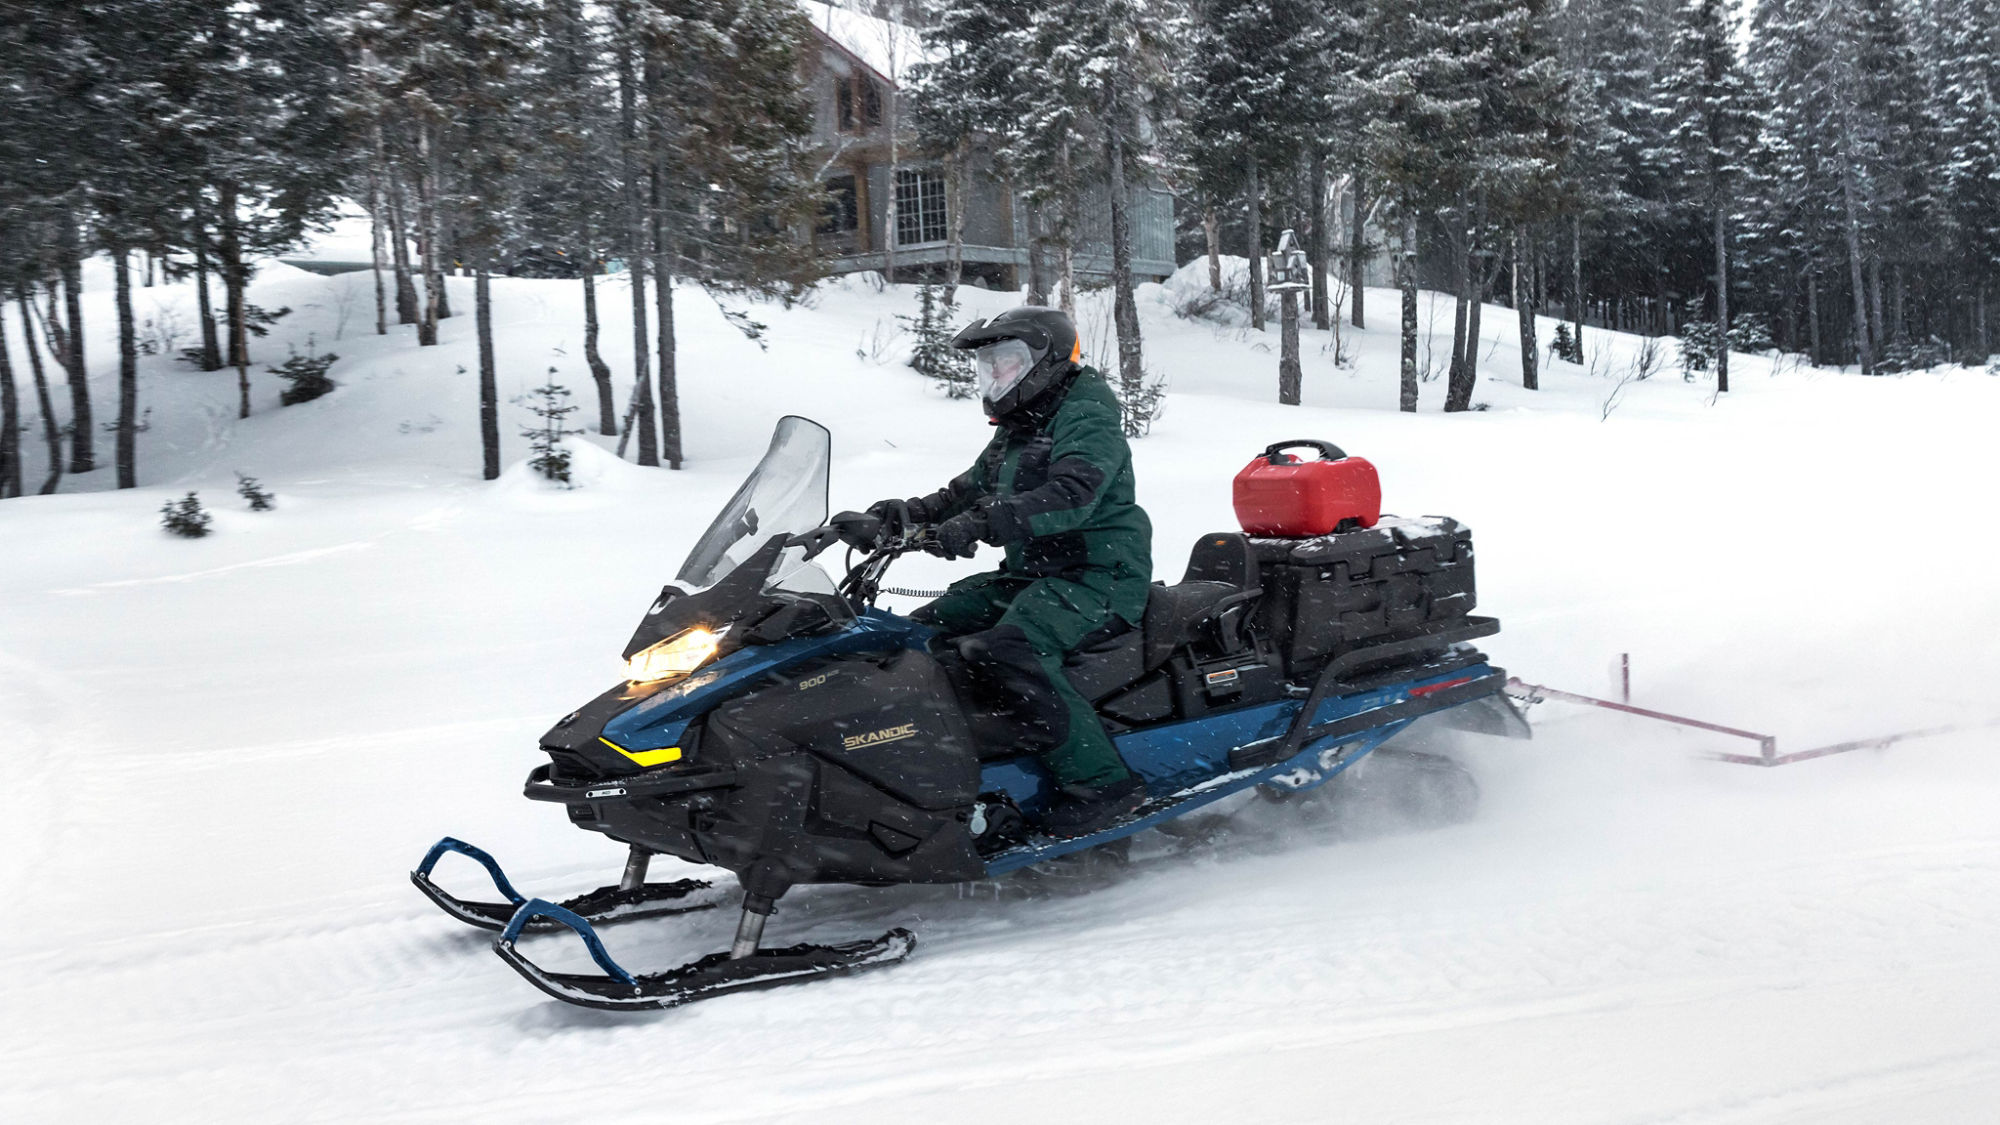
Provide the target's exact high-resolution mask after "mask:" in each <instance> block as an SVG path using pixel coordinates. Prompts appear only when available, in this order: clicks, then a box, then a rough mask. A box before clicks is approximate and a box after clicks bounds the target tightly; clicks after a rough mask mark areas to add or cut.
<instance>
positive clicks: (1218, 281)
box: [1201, 196, 1222, 293]
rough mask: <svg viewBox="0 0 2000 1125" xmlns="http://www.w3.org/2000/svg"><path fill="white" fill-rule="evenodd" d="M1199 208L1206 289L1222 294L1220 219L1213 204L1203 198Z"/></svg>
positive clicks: (1206, 198) (1211, 201)
mask: <svg viewBox="0 0 2000 1125" xmlns="http://www.w3.org/2000/svg"><path fill="white" fill-rule="evenodd" d="M1202 198H1203V202H1202V206H1201V234H1202V237H1203V238H1204V239H1205V240H1207V242H1208V288H1209V290H1210V291H1211V292H1215V293H1220V292H1222V239H1221V237H1220V235H1221V231H1220V229H1219V228H1220V227H1221V225H1222V223H1221V219H1220V218H1219V217H1218V216H1217V215H1216V213H1215V202H1214V201H1213V200H1210V199H1208V197H1206V196H1203V197H1202Z"/></svg>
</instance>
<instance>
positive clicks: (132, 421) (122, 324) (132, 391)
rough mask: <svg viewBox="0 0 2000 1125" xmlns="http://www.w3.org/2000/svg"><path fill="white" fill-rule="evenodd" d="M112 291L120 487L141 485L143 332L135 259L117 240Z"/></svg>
mask: <svg viewBox="0 0 2000 1125" xmlns="http://www.w3.org/2000/svg"><path fill="white" fill-rule="evenodd" d="M109 249H110V251H111V276H112V292H113V294H114V296H115V298H116V300H117V302H118V453H117V460H118V487H120V488H137V487H139V460H138V440H139V334H138V331H137V329H136V327H135V325H134V323H133V320H132V261H131V257H132V256H131V253H130V251H128V250H126V248H125V244H124V243H123V242H121V241H117V240H113V241H112V242H111V245H110V247H109Z"/></svg>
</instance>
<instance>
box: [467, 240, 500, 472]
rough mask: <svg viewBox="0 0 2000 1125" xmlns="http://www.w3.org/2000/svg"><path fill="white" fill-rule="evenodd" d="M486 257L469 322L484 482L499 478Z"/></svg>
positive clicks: (495, 378) (497, 405) (481, 261)
mask: <svg viewBox="0 0 2000 1125" xmlns="http://www.w3.org/2000/svg"><path fill="white" fill-rule="evenodd" d="M487 278H488V274H487V269H486V258H485V256H484V255H481V256H480V259H479V265H478V267H477V268H476V269H475V270H474V272H473V275H472V313H473V315H472V319H473V321H474V322H475V328H476V329H477V331H478V333H479V450H480V453H481V465H482V468H483V469H484V471H485V474H486V479H487V480H494V479H497V478H498V477H499V476H500V379H499V373H498V372H497V371H496V370H495V369H494V356H493V294H492V292H491V290H490V288H489V286H488V281H487Z"/></svg>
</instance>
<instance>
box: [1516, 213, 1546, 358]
mask: <svg viewBox="0 0 2000 1125" xmlns="http://www.w3.org/2000/svg"><path fill="white" fill-rule="evenodd" d="M1527 255H1528V233H1527V231H1526V230H1524V229H1522V228H1521V227H1519V226H1516V227H1515V228H1514V312H1515V315H1516V316H1518V317H1519V318H1520V321H1521V386H1523V387H1525V388H1527V389H1528V390H1531V391H1538V390H1540V389H1541V387H1542V383H1541V373H1540V371H1539V370H1538V364H1537V363H1536V359H1537V356H1536V351H1537V347H1536V344H1537V341H1536V339H1535V298H1534V293H1533V291H1532V287H1531V286H1530V285H1529V284H1528V278H1527V277H1526V274H1527V272H1528V271H1529V270H1530V269H1531V268H1532V267H1531V266H1530V265H1529V264H1528V262H1527Z"/></svg>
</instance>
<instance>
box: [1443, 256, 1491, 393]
mask: <svg viewBox="0 0 2000 1125" xmlns="http://www.w3.org/2000/svg"><path fill="white" fill-rule="evenodd" d="M1477 247H1478V236H1477V235H1476V234H1474V233H1473V232H1472V231H1467V232H1466V236H1465V256H1464V258H1463V259H1462V263H1463V264H1462V265H1461V266H1460V270H1461V278H1460V279H1461V281H1462V282H1463V284H1464V289H1463V290H1462V291H1461V294H1460V296H1459V308H1460V309H1461V310H1463V314H1462V316H1463V320H1464V331H1463V333H1462V334H1460V333H1457V332H1454V336H1455V337H1456V338H1457V339H1458V340H1459V341H1460V347H1459V362H1458V363H1457V364H1455V365H1454V366H1453V367H1452V371H1451V378H1450V381H1449V384H1448V385H1447V387H1446V388H1445V396H1444V408H1445V410H1446V411H1447V412H1452V411H1459V410H1467V409H1470V408H1471V406H1472V391H1473V387H1474V386H1475V385H1476V384H1477V383H1478V381H1479V320H1480V312H1481V310H1482V309H1483V308H1484V307H1485V300H1484V297H1485V289H1486V286H1485V277H1484V271H1483V270H1481V269H1480V268H1479V264H1478V259H1477V257H1476V256H1475V254H1476V250H1477Z"/></svg>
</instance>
